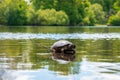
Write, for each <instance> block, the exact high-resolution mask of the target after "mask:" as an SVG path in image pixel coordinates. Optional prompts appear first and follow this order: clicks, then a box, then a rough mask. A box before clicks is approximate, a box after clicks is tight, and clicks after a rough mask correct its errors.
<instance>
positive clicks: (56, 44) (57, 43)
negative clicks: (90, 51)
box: [51, 40, 73, 49]
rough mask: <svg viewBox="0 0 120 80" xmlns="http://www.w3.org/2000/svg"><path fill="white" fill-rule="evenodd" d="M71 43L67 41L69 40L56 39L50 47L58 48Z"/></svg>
mask: <svg viewBox="0 0 120 80" xmlns="http://www.w3.org/2000/svg"><path fill="white" fill-rule="evenodd" d="M68 44H70V45H73V43H71V42H69V41H66V40H60V41H57V42H55V43H54V44H53V45H52V46H51V48H52V49H54V48H59V47H63V46H66V45H68Z"/></svg>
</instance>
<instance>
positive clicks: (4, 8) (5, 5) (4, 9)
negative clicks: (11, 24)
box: [0, 0, 10, 24]
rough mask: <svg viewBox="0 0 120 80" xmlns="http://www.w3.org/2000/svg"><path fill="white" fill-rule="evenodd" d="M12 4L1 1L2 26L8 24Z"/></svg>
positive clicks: (0, 22)
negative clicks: (8, 14)
mask: <svg viewBox="0 0 120 80" xmlns="http://www.w3.org/2000/svg"><path fill="white" fill-rule="evenodd" d="M9 3H10V0H2V1H0V24H6V23H7V19H6V16H7V13H8V10H9V9H8V4H9Z"/></svg>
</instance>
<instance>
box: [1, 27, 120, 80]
mask: <svg viewBox="0 0 120 80" xmlns="http://www.w3.org/2000/svg"><path fill="white" fill-rule="evenodd" d="M16 29H17V28H16ZM25 29H26V30H27V31H28V32H27V33H25V32H24V30H21V31H19V32H17V33H16V32H15V31H14V29H12V30H13V32H9V29H8V32H1V33H0V80H41V79H42V80H48V78H49V80H120V76H119V75H120V67H119V66H120V55H119V54H120V36H119V35H120V33H119V30H118V29H116V28H115V31H114V29H107V30H101V29H94V28H87V29H85V28H82V30H84V31H86V32H85V33H82V32H81V31H82V30H80V32H78V31H79V30H78V28H77V29H76V28H73V30H75V31H71V30H69V29H68V28H65V30H63V32H64V31H69V32H71V33H68V32H67V33H62V34H61V33H59V34H56V32H59V31H58V30H57V31H56V32H53V33H45V32H42V33H40V32H36V33H35V32H34V31H33V32H31V33H30V32H29V31H31V30H32V29H31V28H25ZM79 29H80V28H79ZM43 30H44V31H45V30H46V29H45V28H43ZM51 30H52V29H51ZM89 30H90V31H89ZM95 30H96V32H97V31H98V32H97V33H96V32H94V31H95ZM99 30H100V31H99ZM35 31H37V29H36V30H35ZM38 31H39V30H38ZM105 31H107V32H106V33H105ZM51 32H52V31H51ZM100 32H101V33H100ZM103 32H104V33H103ZM109 32H110V33H109ZM59 39H66V40H68V41H70V42H72V43H74V44H75V45H76V58H75V60H74V61H72V62H70V63H67V64H60V63H58V62H56V61H54V60H52V58H51V54H50V51H49V49H50V46H51V45H52V44H53V43H54V42H56V41H57V40H59Z"/></svg>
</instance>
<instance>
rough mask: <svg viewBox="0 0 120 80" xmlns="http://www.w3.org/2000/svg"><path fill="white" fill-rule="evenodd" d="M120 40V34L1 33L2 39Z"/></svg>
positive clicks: (0, 37)
mask: <svg viewBox="0 0 120 80" xmlns="http://www.w3.org/2000/svg"><path fill="white" fill-rule="evenodd" d="M115 38H117V39H120V33H94V34H89V33H69V34H59V33H58V34H51V33H47V34H43V33H37V34H34V33H9V32H8V33H7V32H5V33H0V39H2V40H4V39H55V40H59V39H93V40H97V39H115Z"/></svg>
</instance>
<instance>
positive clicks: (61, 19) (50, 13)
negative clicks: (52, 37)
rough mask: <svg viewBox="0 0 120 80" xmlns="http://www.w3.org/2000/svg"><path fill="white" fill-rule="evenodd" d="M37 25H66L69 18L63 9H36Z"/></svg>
mask: <svg viewBox="0 0 120 80" xmlns="http://www.w3.org/2000/svg"><path fill="white" fill-rule="evenodd" d="M37 23H38V25H68V24H69V18H68V16H67V15H66V13H65V12H63V11H56V10H55V9H46V10H41V9H40V10H38V12H37Z"/></svg>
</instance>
